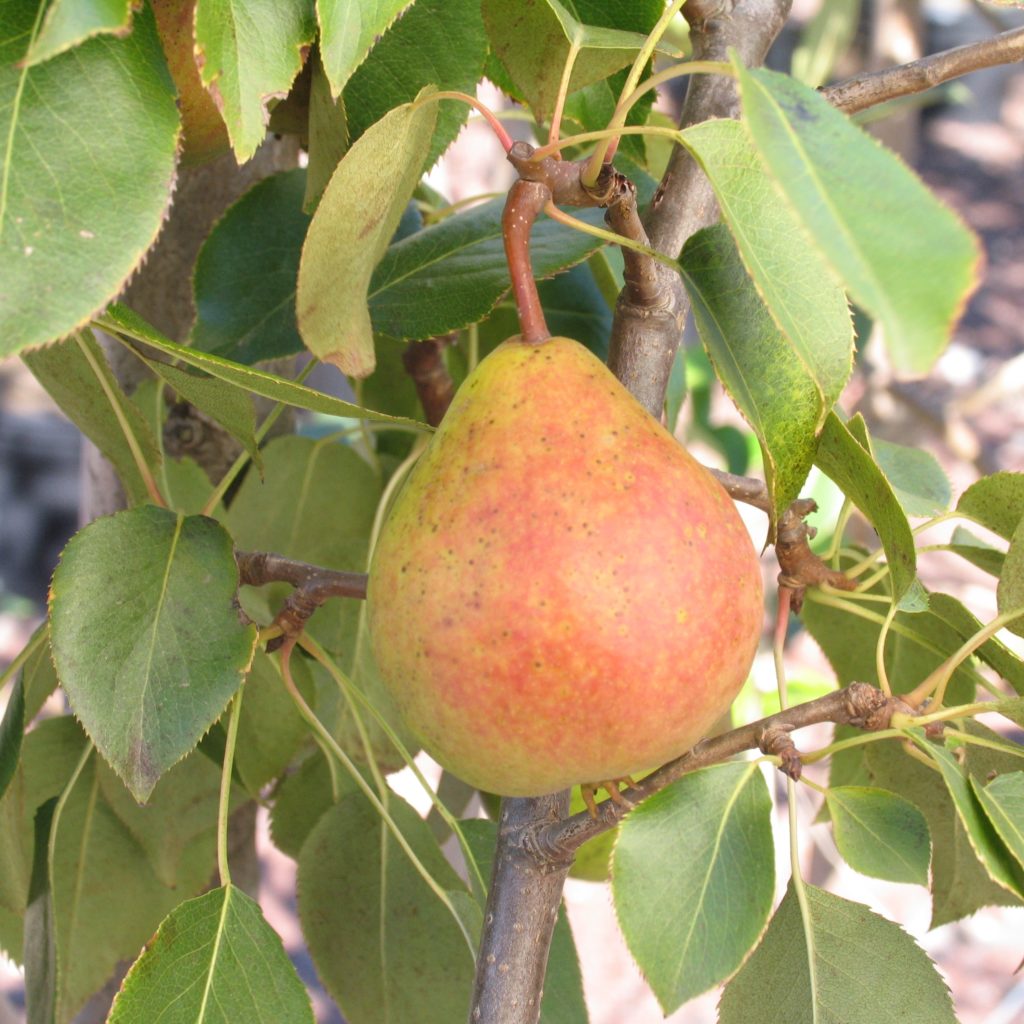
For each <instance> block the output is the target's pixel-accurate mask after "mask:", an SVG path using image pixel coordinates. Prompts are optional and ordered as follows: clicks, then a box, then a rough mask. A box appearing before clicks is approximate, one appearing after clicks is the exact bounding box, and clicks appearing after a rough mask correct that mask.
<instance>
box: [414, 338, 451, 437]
mask: <svg viewBox="0 0 1024 1024" xmlns="http://www.w3.org/2000/svg"><path fill="white" fill-rule="evenodd" d="M454 338H455V336H454V335H452V334H449V335H445V337H443V338H427V339H426V340H425V341H410V342H409V344H408V346H407V347H406V349H405V351H404V352H403V353H402V365H403V366H404V367H405V372H406V373H407V374H409V376H410V377H411V378H412V382H413V384H415V385H416V394H417V395H418V396H419V400H420V405H422V406H423V413H424V415H425V416H426V418H427V423H429V424H430V425H431V426H432V427H436V426H437V425H438V424H439V423H440V422H441V419H442V418H443V417H444V414H445V412H446V411H447V409H448V406H449V405H450V404H451V401H452V397H453V396H454V394H455V385H454V384H453V382H452V378H451V374H449V373H448V367H447V366H445V365H444V347H445V345H450V344H451V343H452V342H453V341H454Z"/></svg>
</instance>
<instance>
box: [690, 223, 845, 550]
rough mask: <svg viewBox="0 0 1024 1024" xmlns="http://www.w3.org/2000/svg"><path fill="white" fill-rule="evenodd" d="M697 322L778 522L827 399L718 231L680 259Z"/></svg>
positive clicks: (796, 489) (707, 233)
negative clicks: (755, 449) (757, 451)
mask: <svg viewBox="0 0 1024 1024" xmlns="http://www.w3.org/2000/svg"><path fill="white" fill-rule="evenodd" d="M679 261H680V267H681V269H682V274H683V282H684V283H685V285H686V290H687V291H688V292H689V294H690V298H691V300H692V302H693V313H694V320H695V321H696V324H697V328H698V330H699V331H700V337H701V341H702V342H703V343H704V348H705V349H706V350H707V353H708V357H709V358H710V359H711V362H712V363H713V364H714V367H715V372H716V374H717V375H718V378H719V379H720V380H721V381H722V384H723V386H724V387H725V389H726V391H727V392H728V393H729V397H730V398H732V400H733V402H735V404H736V406H737V408H738V409H739V410H740V412H741V413H742V414H743V416H744V418H745V419H746V420H747V422H748V423H749V424H750V425H751V427H752V428H753V430H754V433H755V434H756V435H757V440H758V443H759V444H760V446H761V453H762V455H763V457H764V466H765V483H766V484H767V486H768V493H769V495H770V497H771V502H772V516H771V533H772V535H774V531H775V523H776V522H777V521H778V518H779V517H780V516H781V515H782V514H783V513H784V512H785V511H786V509H787V508H789V506H790V504H791V503H792V501H793V500H794V499H795V498H796V497H798V495H799V494H800V488H801V487H802V486H803V484H804V481H805V480H806V479H807V474H808V472H809V471H810V468H811V465H812V463H813V462H814V453H815V449H816V447H817V443H816V434H817V431H818V430H819V428H820V426H821V424H822V422H823V421H824V417H825V414H826V413H827V412H828V409H829V408H830V407H831V401H833V400H834V399H831V400H830V401H829V404H828V405H825V398H824V395H823V392H822V389H821V386H820V385H819V383H818V381H817V380H816V379H815V378H814V376H813V375H812V373H811V372H810V371H809V369H808V366H807V364H806V363H805V362H804V361H803V359H802V358H801V357H800V355H799V353H798V352H797V351H796V349H795V348H794V347H793V345H791V344H790V342H789V339H788V338H787V337H786V336H785V335H784V334H783V333H781V332H780V331H779V328H778V327H777V326H776V324H775V321H774V320H773V319H772V316H771V313H770V312H769V311H768V308H767V307H766V306H765V305H764V303H763V302H762V301H761V298H760V296H759V295H758V293H757V289H756V288H755V286H754V282H753V281H751V279H750V277H748V276H747V272H746V270H745V269H744V268H743V264H742V263H741V262H740V258H739V254H738V252H737V250H736V246H735V244H734V242H733V240H732V236H731V235H730V234H729V231H728V230H727V229H726V228H725V227H724V226H723V225H721V224H719V225H717V226H716V227H712V228H706V229H705V230H703V231H699V232H697V234H695V235H693V236H691V237H690V239H689V241H688V242H687V243H686V245H685V247H684V248H683V252H682V255H681V256H680V260H679Z"/></svg>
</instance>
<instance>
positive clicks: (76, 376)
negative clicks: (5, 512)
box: [21, 331, 160, 503]
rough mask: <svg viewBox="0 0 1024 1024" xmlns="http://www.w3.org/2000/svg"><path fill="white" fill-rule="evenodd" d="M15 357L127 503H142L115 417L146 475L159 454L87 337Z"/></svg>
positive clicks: (135, 469) (142, 489) (140, 485)
mask: <svg viewBox="0 0 1024 1024" xmlns="http://www.w3.org/2000/svg"><path fill="white" fill-rule="evenodd" d="M21 358H22V362H24V364H25V365H26V366H27V367H28V368H29V370H31V371H32V375H33V376H34V377H35V378H36V380H38V381H39V383H40V384H42V386H43V387H44V388H46V390H47V391H48V392H49V394H50V397H51V398H53V400H54V401H55V402H56V403H57V404H58V405H59V406H60V408H61V410H62V412H63V413H64V414H65V415H66V416H67V417H68V419H70V420H71V421H72V423H74V424H75V426H76V427H78V429H79V430H81V431H82V433H83V434H85V436H86V437H87V438H89V440H90V441H92V443H93V444H94V445H96V447H97V448H99V450H100V451H101V452H102V453H103V454H104V455H105V456H106V457H107V458H108V459H109V460H110V461H111V463H112V464H113V466H114V469H115V470H116V471H117V475H118V479H119V480H120V481H121V484H122V486H123V487H124V489H125V493H126V494H127V496H128V498H129V499H130V500H131V501H132V503H138V502H141V501H145V500H146V499H147V497H148V491H147V490H146V484H145V482H144V481H143V479H142V474H141V472H140V471H139V466H138V463H137V462H136V461H135V456H134V454H133V453H132V449H131V445H130V443H129V439H128V437H127V436H126V434H125V426H124V425H123V424H122V423H121V422H119V419H118V416H117V413H118V412H119V413H120V414H121V417H123V419H124V421H125V423H126V425H127V429H128V431H129V432H130V433H131V434H132V436H133V438H134V440H135V442H136V444H137V447H138V450H139V451H140V452H141V454H142V457H143V459H144V460H145V462H146V465H147V466H148V467H149V468H150V470H151V471H152V470H154V469H155V468H156V466H158V465H159V463H160V449H159V448H158V447H157V442H156V438H155V437H154V436H153V431H152V430H151V429H150V427H149V425H148V424H147V423H146V421H145V419H144V418H143V416H142V415H141V413H140V412H139V410H138V409H137V408H136V406H135V405H134V404H133V403H132V402H130V401H129V400H128V398H127V397H126V396H125V394H124V392H123V391H122V390H121V387H120V385H119V384H118V383H117V379H116V378H115V377H114V374H113V372H112V371H111V369H110V366H109V364H108V363H107V358H106V356H105V355H104V354H103V350H102V349H101V348H100V346H99V344H98V343H97V342H96V339H95V338H94V337H93V335H92V332H91V331H80V332H78V334H76V335H75V337H73V338H68V339H67V340H65V341H61V342H58V343H57V344H55V345H48V346H47V347H46V348H41V349H36V350H35V351H33V352H25V353H23V354H22V357H21Z"/></svg>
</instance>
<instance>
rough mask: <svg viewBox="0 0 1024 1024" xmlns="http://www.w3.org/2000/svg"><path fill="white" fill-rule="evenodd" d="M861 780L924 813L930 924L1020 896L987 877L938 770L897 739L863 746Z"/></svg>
mask: <svg viewBox="0 0 1024 1024" xmlns="http://www.w3.org/2000/svg"><path fill="white" fill-rule="evenodd" d="M865 765H866V769H867V776H868V779H867V784H868V785H872V786H881V787H882V788H883V789H887V790H889V791H890V792H893V793H896V794H898V795H899V796H902V797H903V798H904V799H906V800H910V801H911V803H913V804H914V805H915V806H916V807H917V808H919V809H920V810H921V812H922V813H923V814H924V816H925V819H926V820H927V822H928V831H929V833H930V834H931V838H932V871H931V891H932V919H931V927H932V928H938V927H939V925H943V924H947V923H949V922H950V921H956V920H959V919H960V918H962V917H966V916H967V915H969V914H973V913H974V912H975V911H976V910H978V909H979V908H981V907H985V906H991V905H998V906H1007V905H1009V906H1016V905H1017V904H1018V903H1019V902H1020V901H1019V900H1018V899H1017V898H1016V897H1014V896H1013V895H1012V894H1011V893H1010V892H1008V891H1007V890H1006V889H1004V888H1003V887H1002V886H1001V885H997V884H996V883H995V882H993V881H992V879H991V878H990V877H989V875H988V872H987V871H986V870H985V868H984V867H983V866H982V864H981V862H980V861H979V860H978V858H977V856H976V855H975V853H974V850H973V848H972V847H971V843H970V841H969V839H968V837H967V832H966V830H965V829H964V826H963V824H962V823H961V821H960V818H959V816H958V814H957V812H956V808H955V807H954V806H953V801H952V799H951V797H950V795H949V790H948V789H947V788H946V784H945V782H944V781H943V779H942V776H941V775H940V774H939V773H938V772H936V771H932V770H931V769H929V768H927V767H926V766H925V765H923V764H921V763H920V762H918V761H916V760H914V759H913V758H911V757H910V756H909V755H908V754H907V753H906V752H905V751H904V750H903V748H902V745H901V744H900V742H899V741H896V740H884V741H880V742H876V743H869V744H868V745H867V747H866V748H865Z"/></svg>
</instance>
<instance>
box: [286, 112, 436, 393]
mask: <svg viewBox="0 0 1024 1024" xmlns="http://www.w3.org/2000/svg"><path fill="white" fill-rule="evenodd" d="M435 117H436V105H435V104H433V103H427V102H425V103H422V105H420V106H419V107H416V106H414V105H413V104H404V105H403V106H401V107H396V108H395V109H394V110H391V111H389V112H388V113H387V114H385V115H384V117H383V118H382V119H381V120H380V121H378V122H377V123H376V124H375V125H374V126H373V127H372V128H370V129H369V130H367V131H366V132H365V133H364V134H363V135H362V136H361V137H360V139H359V140H358V141H357V142H356V143H355V145H353V146H352V148H351V149H350V150H349V151H348V152H347V153H346V154H345V157H344V159H343V160H342V161H341V163H340V164H338V168H337V170H336V171H335V172H334V175H333V176H332V178H331V180H330V183H329V184H328V186H327V189H326V191H325V192H324V195H323V198H322V199H321V200H320V205H319V206H318V207H317V211H316V214H315V216H314V217H313V220H312V222H311V223H310V226H309V232H308V234H307V236H306V242H305V244H304V246H303V248H302V260H301V263H300V264H299V283H298V295H297V310H298V322H299V331H300V332H301V334H302V337H303V340H304V341H305V343H306V345H307V347H308V348H309V349H310V351H311V352H313V353H314V355H316V356H318V357H319V358H320V359H323V360H326V361H327V362H332V363H334V364H335V365H336V366H337V367H338V368H339V369H340V370H341V371H342V372H343V373H347V374H349V375H351V376H357V377H365V376H367V375H368V374H369V373H370V372H372V370H373V365H374V354H373V328H372V326H371V324H370V314H369V312H368V310H367V308H366V296H367V289H368V287H369V284H370V277H371V275H372V273H373V268H374V266H375V265H376V264H377V262H378V261H379V260H380V258H381V256H382V255H383V254H384V251H385V250H386V249H387V246H388V242H389V241H390V239H391V236H392V235H393V234H394V231H395V228H396V227H397V226H398V222H399V220H400V219H401V216H402V212H403V210H404V209H405V204H406V203H407V202H408V200H409V197H410V196H411V195H412V192H413V189H414V188H415V186H416V183H417V181H419V177H420V173H421V171H422V169H423V163H424V161H425V159H426V156H427V148H428V146H429V144H430V135H431V132H432V131H433V127H434V120H435ZM340 267H344V268H345V269H344V273H339V268H340Z"/></svg>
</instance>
